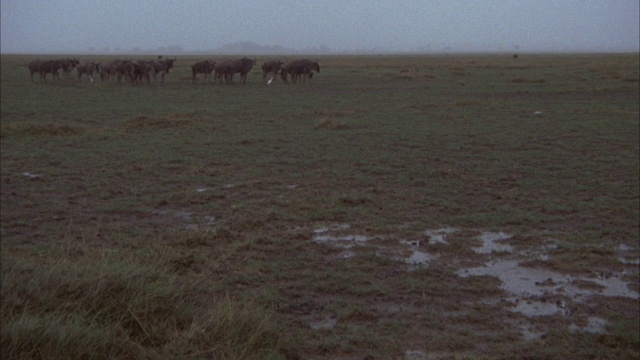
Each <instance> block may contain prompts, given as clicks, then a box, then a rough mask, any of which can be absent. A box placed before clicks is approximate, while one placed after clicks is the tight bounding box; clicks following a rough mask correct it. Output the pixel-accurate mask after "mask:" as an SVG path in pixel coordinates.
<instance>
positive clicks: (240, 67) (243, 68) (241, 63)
mask: <svg viewBox="0 0 640 360" xmlns="http://www.w3.org/2000/svg"><path fill="white" fill-rule="evenodd" d="M256 61H257V59H253V60H251V59H247V58H242V59H240V60H234V61H229V62H227V63H226V66H227V68H228V69H227V71H226V73H225V80H226V82H227V84H233V75H234V74H235V73H240V82H241V83H242V85H247V74H249V72H250V71H251V68H253V65H255V64H256Z"/></svg>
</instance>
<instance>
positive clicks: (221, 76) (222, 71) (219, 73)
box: [213, 61, 231, 84]
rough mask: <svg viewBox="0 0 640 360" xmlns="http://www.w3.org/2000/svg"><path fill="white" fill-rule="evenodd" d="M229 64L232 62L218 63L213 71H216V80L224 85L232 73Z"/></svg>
mask: <svg viewBox="0 0 640 360" xmlns="http://www.w3.org/2000/svg"><path fill="white" fill-rule="evenodd" d="M229 63H230V61H223V62H217V63H216V64H215V65H214V66H213V70H214V71H215V74H214V78H215V79H216V80H218V82H219V83H220V84H223V82H224V81H226V80H227V79H228V73H229V72H231V68H230V67H229Z"/></svg>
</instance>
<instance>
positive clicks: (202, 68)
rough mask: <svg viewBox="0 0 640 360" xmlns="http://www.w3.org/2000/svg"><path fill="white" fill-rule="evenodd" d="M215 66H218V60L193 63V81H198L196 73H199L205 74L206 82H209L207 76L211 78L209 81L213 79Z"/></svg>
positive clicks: (193, 82)
mask: <svg viewBox="0 0 640 360" xmlns="http://www.w3.org/2000/svg"><path fill="white" fill-rule="evenodd" d="M215 66H216V62H215V61H210V60H205V61H199V62H197V63H195V64H193V65H191V74H192V78H191V83H192V84H195V83H196V75H198V74H204V82H205V83H206V82H207V78H209V81H211V73H212V72H213V70H215Z"/></svg>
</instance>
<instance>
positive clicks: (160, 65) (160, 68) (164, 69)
mask: <svg viewBox="0 0 640 360" xmlns="http://www.w3.org/2000/svg"><path fill="white" fill-rule="evenodd" d="M158 58H159V59H161V58H162V56H159V57H158ZM175 61H176V58H173V59H171V58H166V59H164V60H158V61H150V62H149V64H150V65H151V66H152V67H153V72H152V73H153V81H154V82H155V81H156V77H157V76H158V74H160V83H164V76H165V74H168V73H169V70H171V68H172V67H173V63H174V62H175Z"/></svg>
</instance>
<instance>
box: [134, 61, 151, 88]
mask: <svg viewBox="0 0 640 360" xmlns="http://www.w3.org/2000/svg"><path fill="white" fill-rule="evenodd" d="M153 71H154V68H153V66H152V65H151V64H150V63H149V61H142V60H138V61H136V63H135V64H133V69H132V75H133V82H134V83H136V84H138V83H140V82H141V81H143V80H147V84H151V72H153Z"/></svg>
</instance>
